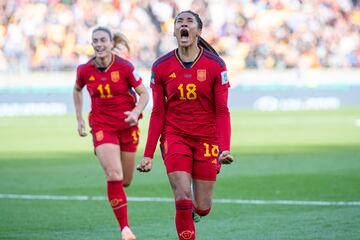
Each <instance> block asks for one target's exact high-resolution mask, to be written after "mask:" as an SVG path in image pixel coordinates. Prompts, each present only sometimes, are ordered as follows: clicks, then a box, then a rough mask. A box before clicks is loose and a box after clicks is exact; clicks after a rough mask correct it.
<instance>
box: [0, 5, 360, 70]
mask: <svg viewBox="0 0 360 240" xmlns="http://www.w3.org/2000/svg"><path fill="white" fill-rule="evenodd" d="M184 9H192V10H193V11H196V12H198V13H199V14H200V16H201V18H202V20H203V22H204V29H203V33H202V36H203V37H204V38H205V39H206V40H208V42H210V43H211V44H212V45H213V46H214V48H215V49H217V50H218V52H219V53H220V54H221V56H223V57H224V58H225V59H226V62H227V64H228V65H231V66H232V67H233V68H236V69H246V68H254V69H264V68H266V69H287V68H299V69H308V68H359V67H360V3H359V0H208V1H206V0H103V1H95V0H33V1H30V0H0V72H1V71H5V72H26V71H36V70H51V71H63V70H74V69H75V68H76V66H77V65H78V64H79V63H84V62H86V61H87V59H88V58H89V57H90V56H91V55H92V54H93V51H92V47H91V44H90V39H91V30H92V29H93V28H94V27H95V26H107V27H109V28H110V29H112V30H113V31H119V32H121V33H123V34H125V36H126V37H127V38H128V40H129V43H130V48H131V50H130V53H126V52H124V56H126V57H128V58H130V59H131V61H133V62H134V64H135V65H136V66H140V67H141V66H142V67H150V66H151V64H152V63H153V62H154V60H155V59H156V58H157V57H159V56H160V55H162V54H164V53H166V52H168V51H170V50H171V49H173V48H175V47H176V44H175V39H174V37H173V35H172V33H173V22H174V17H175V16H176V14H177V13H178V12H179V11H180V10H184ZM124 51H125V50H124Z"/></svg>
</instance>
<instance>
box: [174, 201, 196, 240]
mask: <svg viewBox="0 0 360 240" xmlns="http://www.w3.org/2000/svg"><path fill="white" fill-rule="evenodd" d="M192 206H193V204H192V201H191V200H178V201H176V202H175V207H176V217H175V222H176V230H177V233H178V236H179V240H195V224H194V220H193V219H192V212H191V211H192Z"/></svg>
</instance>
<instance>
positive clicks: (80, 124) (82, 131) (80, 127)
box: [78, 119, 87, 137]
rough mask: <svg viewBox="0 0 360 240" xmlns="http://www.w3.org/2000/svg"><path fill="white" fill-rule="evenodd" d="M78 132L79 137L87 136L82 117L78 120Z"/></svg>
mask: <svg viewBox="0 0 360 240" xmlns="http://www.w3.org/2000/svg"><path fill="white" fill-rule="evenodd" d="M78 133H79V135H80V137H86V136H87V133H86V131H85V122H84V120H82V119H81V120H79V121H78Z"/></svg>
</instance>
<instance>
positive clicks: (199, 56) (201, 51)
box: [174, 47, 204, 68]
mask: <svg viewBox="0 0 360 240" xmlns="http://www.w3.org/2000/svg"><path fill="white" fill-rule="evenodd" d="M174 51H175V56H176V59H177V60H178V61H179V63H180V65H181V66H182V67H183V68H186V67H185V66H184V64H183V63H182V61H181V59H180V56H179V54H178V49H175V50H174ZM203 52H204V49H203V48H202V47H200V52H199V54H198V55H197V57H196V59H195V60H194V62H193V64H192V65H191V66H190V67H189V68H192V67H193V66H195V64H196V63H197V62H198V61H199V59H200V58H201V56H202V54H203Z"/></svg>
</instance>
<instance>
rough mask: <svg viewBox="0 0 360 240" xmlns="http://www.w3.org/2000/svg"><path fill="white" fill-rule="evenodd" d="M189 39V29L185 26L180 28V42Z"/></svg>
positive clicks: (185, 41)
mask: <svg viewBox="0 0 360 240" xmlns="http://www.w3.org/2000/svg"><path fill="white" fill-rule="evenodd" d="M189 39H190V36H189V30H188V29H187V28H182V29H180V42H182V43H187V42H188V41H189Z"/></svg>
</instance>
